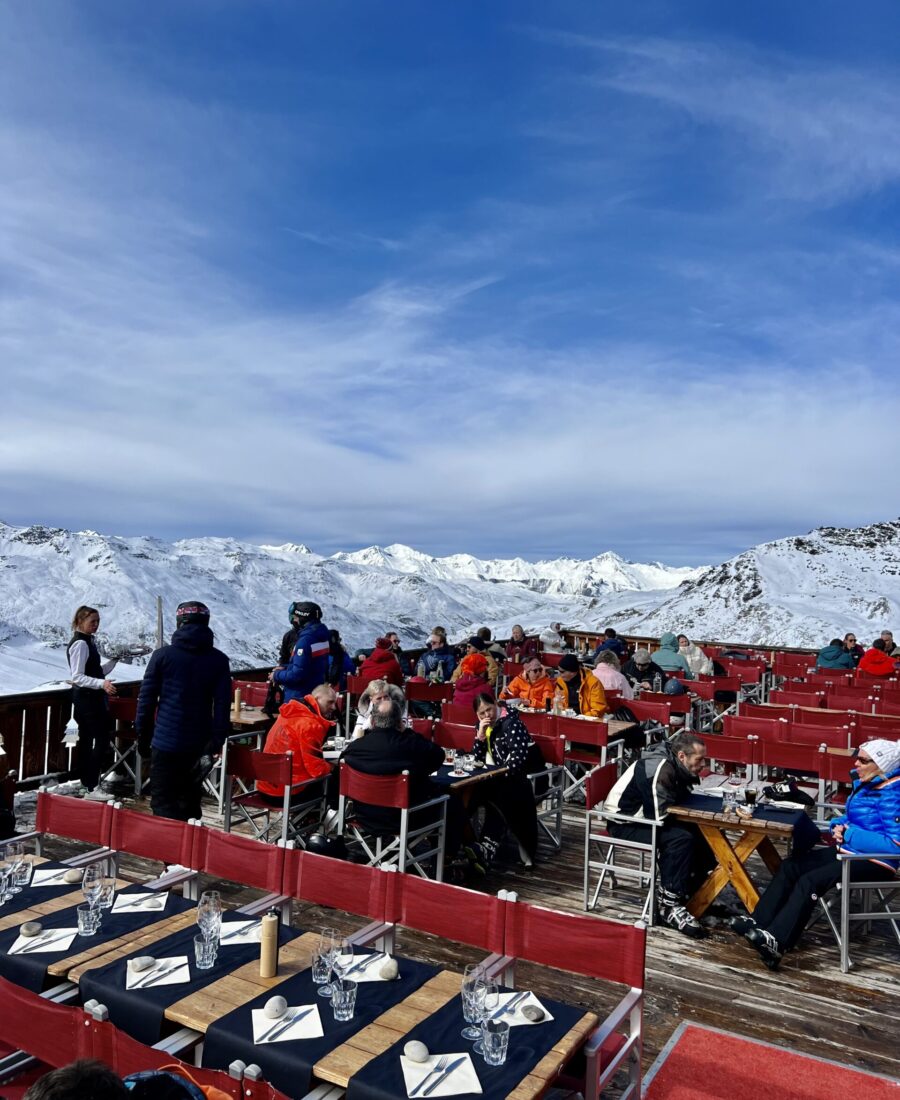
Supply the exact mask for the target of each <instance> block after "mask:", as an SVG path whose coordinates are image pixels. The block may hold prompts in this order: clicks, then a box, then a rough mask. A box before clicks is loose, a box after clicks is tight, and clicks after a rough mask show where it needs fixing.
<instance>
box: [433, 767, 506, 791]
mask: <svg viewBox="0 0 900 1100" xmlns="http://www.w3.org/2000/svg"><path fill="white" fill-rule="evenodd" d="M502 767H503V766H502V765H501V764H491V765H488V766H487V767H484V768H476V769H475V770H474V771H473V772H466V774H465V775H451V774H450V772H451V771H452V770H453V769H452V768H451V767H450V765H449V764H442V765H441V766H440V768H439V769H438V770H437V772H436V773H435V774H434V775H433V776H432V777H431V781H432V783H437V784H438V785H439V786H441V787H450V788H452V787H454V786H455V785H456V784H457V783H462V781H463V780H464V779H471V778H474V777H476V776H482V777H483V776H486V775H493V773H494V772H496V771H500V770H501V768H502ZM504 774H505V772H504Z"/></svg>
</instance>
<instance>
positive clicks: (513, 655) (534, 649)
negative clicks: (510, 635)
mask: <svg viewBox="0 0 900 1100" xmlns="http://www.w3.org/2000/svg"><path fill="white" fill-rule="evenodd" d="M537 655H538V640H537V638H523V639H522V641H521V642H513V641H509V642H507V645H506V659H507V661H524V660H526V659H527V658H528V657H537Z"/></svg>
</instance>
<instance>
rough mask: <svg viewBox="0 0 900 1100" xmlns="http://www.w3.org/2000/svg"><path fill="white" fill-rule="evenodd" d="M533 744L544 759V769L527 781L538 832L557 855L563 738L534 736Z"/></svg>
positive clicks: (563, 779) (563, 784) (563, 772)
mask: <svg viewBox="0 0 900 1100" xmlns="http://www.w3.org/2000/svg"><path fill="white" fill-rule="evenodd" d="M534 741H535V744H537V746H538V748H539V749H540V750H541V756H543V758H544V767H543V768H542V769H541V770H540V771H536V772H531V773H530V774H529V775H528V777H527V778H528V782H529V783H530V784H531V790H532V794H533V796H534V804H535V812H536V813H537V823H538V829H539V830H540V832H541V833H543V835H544V836H545V837H546V838H547V839H548V840H549V841H550V843H551V844H552V845H553V848H554V850H556V851H559V849H560V848H562V814H563V797H564V795H565V790H566V767H565V764H566V751H567V750H566V738H565V736H564V735H563V734H556V735H555V736H554V735H551V736H549V737H542V736H540V734H535V735H534Z"/></svg>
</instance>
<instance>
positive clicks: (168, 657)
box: [134, 623, 231, 756]
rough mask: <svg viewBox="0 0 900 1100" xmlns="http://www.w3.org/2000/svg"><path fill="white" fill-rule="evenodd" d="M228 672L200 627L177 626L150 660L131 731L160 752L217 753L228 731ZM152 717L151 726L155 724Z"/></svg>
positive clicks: (225, 662)
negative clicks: (170, 638)
mask: <svg viewBox="0 0 900 1100" xmlns="http://www.w3.org/2000/svg"><path fill="white" fill-rule="evenodd" d="M230 707H231V669H230V667H229V664H228V658H227V657H226V656H225V654H224V653H222V652H221V651H220V650H218V649H216V648H215V647H214V646H213V632H212V631H211V630H210V629H209V627H208V626H203V625H202V624H200V623H188V624H186V625H185V626H181V627H179V628H178V630H176V631H175V633H174V634H173V635H172V644H171V645H167V646H163V648H162V649H157V650H156V652H155V653H154V654H153V656H152V657H151V658H150V663H149V664H148V665H147V671H146V672H145V673H144V679H143V682H142V683H141V693H140V695H139V696H138V705H137V716H136V718H135V722H134V724H135V728H136V729H137V731H138V734H139V735H143V739H144V740H146V739H147V738H148V737H149V736H150V734H151V733H152V735H153V741H152V747H153V748H154V749H160V750H161V751H163V752H192V753H197V755H198V756H199V755H200V754H202V753H203V752H204V750H206V749H207V748H209V749H210V750H211V751H218V749H219V748H220V747H221V745H222V742H223V741H224V740H225V738H226V737H227V736H228V733H229V731H230V728H231V727H230V723H229V709H230ZM154 715H155V721H154Z"/></svg>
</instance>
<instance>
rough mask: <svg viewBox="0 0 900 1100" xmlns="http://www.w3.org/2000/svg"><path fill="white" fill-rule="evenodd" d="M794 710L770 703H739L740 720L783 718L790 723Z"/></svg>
mask: <svg viewBox="0 0 900 1100" xmlns="http://www.w3.org/2000/svg"><path fill="white" fill-rule="evenodd" d="M795 709H796V708H794V707H786V706H780V705H779V706H775V705H774V704H772V703H741V718H784V719H785V720H786V721H789V722H791V721H793V719H794V710H795Z"/></svg>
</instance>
